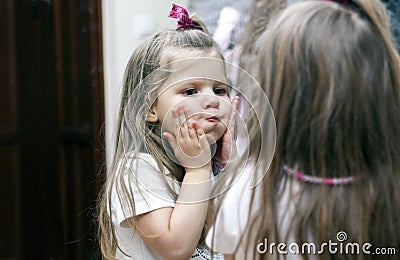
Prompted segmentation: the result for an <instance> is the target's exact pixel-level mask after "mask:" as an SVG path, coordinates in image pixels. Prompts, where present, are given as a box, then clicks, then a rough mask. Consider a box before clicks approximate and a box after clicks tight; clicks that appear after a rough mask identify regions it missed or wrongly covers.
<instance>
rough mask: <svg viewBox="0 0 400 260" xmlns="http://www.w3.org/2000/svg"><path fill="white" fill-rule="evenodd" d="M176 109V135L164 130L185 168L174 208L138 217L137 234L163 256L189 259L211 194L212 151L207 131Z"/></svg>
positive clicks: (179, 109)
mask: <svg viewBox="0 0 400 260" xmlns="http://www.w3.org/2000/svg"><path fill="white" fill-rule="evenodd" d="M188 113H189V112H188V110H184V109H183V107H181V106H180V107H179V108H178V109H177V110H174V111H173V118H174V123H175V129H176V132H175V136H173V135H172V134H170V133H165V134H164V136H165V137H166V138H167V139H168V141H169V142H170V143H171V146H172V148H173V149H174V152H175V156H176V157H177V159H178V161H179V162H180V163H181V164H182V165H183V166H184V168H185V170H186V174H185V177H184V179H183V182H182V186H181V190H180V193H179V196H178V199H177V202H176V205H175V207H174V208H161V209H157V210H154V211H151V212H149V213H145V214H142V215H139V216H137V217H136V218H135V221H136V228H137V230H138V234H139V235H140V236H141V237H142V239H143V240H144V241H145V243H146V245H147V246H148V247H149V248H150V249H151V250H153V251H154V252H155V253H156V254H158V255H159V256H161V257H162V258H164V259H189V258H190V257H191V256H192V254H193V253H194V250H195V247H196V245H197V243H198V241H199V239H200V235H201V232H202V230H203V227H204V223H205V219H206V215H207V209H208V199H209V196H210V193H211V186H210V181H209V180H210V176H211V158H210V157H211V152H210V146H209V144H208V141H207V139H206V137H205V134H204V131H203V130H202V128H201V127H200V125H199V124H198V123H197V122H195V121H193V119H191V117H188Z"/></svg>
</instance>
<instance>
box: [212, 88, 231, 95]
mask: <svg viewBox="0 0 400 260" xmlns="http://www.w3.org/2000/svg"><path fill="white" fill-rule="evenodd" d="M214 93H215V95H219V96H224V95H226V94H227V93H228V91H227V90H226V88H215V89H214Z"/></svg>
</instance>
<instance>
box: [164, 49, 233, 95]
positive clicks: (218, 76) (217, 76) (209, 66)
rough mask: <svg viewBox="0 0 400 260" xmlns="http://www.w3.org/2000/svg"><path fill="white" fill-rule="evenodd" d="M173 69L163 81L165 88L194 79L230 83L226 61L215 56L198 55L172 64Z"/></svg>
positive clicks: (171, 68)
mask: <svg viewBox="0 0 400 260" xmlns="http://www.w3.org/2000/svg"><path fill="white" fill-rule="evenodd" d="M169 70H170V71H171V72H170V74H169V76H168V78H167V79H166V80H165V82H164V83H163V88H165V87H168V86H172V85H175V84H177V83H179V82H183V81H188V80H192V79H203V80H210V81H218V82H221V83H225V84H227V85H229V84H228V80H227V79H226V73H225V62H224V60H222V59H218V58H215V57H206V56H204V55H203V56H197V57H191V58H188V59H184V60H179V61H176V62H173V63H171V64H170V68H169Z"/></svg>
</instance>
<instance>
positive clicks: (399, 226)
mask: <svg viewBox="0 0 400 260" xmlns="http://www.w3.org/2000/svg"><path fill="white" fill-rule="evenodd" d="M352 2H354V4H355V6H354V8H353V7H352V6H348V5H342V4H338V3H335V2H330V1H306V2H304V3H298V4H294V5H292V6H290V7H288V8H287V9H285V10H284V11H283V12H282V13H281V14H280V15H279V16H278V17H277V19H276V20H274V21H273V22H272V23H270V24H269V25H268V28H267V30H266V31H265V32H264V33H263V35H262V36H261V39H260V41H259V55H260V72H259V78H260V84H261V86H262V87H263V88H264V90H265V92H266V93H267V96H268V98H269V99H270V102H271V105H272V109H273V111H274V115H275V118H276V125H277V142H276V151H275V154H274V157H273V161H272V163H271V166H270V167H269V168H268V175H267V177H266V178H265V179H264V181H263V182H261V183H260V185H262V186H261V187H259V189H255V190H254V191H253V194H252V199H251V202H250V209H249V212H252V211H253V210H256V212H257V215H256V216H252V219H251V221H249V223H248V226H247V231H246V234H245V236H244V237H245V239H243V240H242V241H244V242H245V243H244V244H242V246H244V247H245V250H246V253H247V254H246V255H249V254H250V255H252V256H253V257H252V258H251V259H268V258H272V259H274V258H280V257H282V256H277V255H269V254H265V255H261V254H258V253H257V250H256V248H255V247H254V245H257V244H258V243H260V242H263V241H264V239H265V238H267V239H268V241H270V242H275V243H276V244H278V243H280V242H288V241H293V242H297V244H301V243H310V242H313V243H314V244H315V245H322V244H323V243H326V242H327V241H329V240H335V239H336V235H337V233H338V232H339V231H344V232H346V233H347V236H348V240H346V243H347V242H348V243H352V242H358V243H359V244H360V245H361V244H362V243H365V242H369V243H371V244H372V245H373V246H374V247H397V246H398V245H399V244H400V236H399V234H400V189H399V187H400V159H399V158H400V63H399V56H398V54H397V52H396V50H395V48H394V46H393V43H392V40H391V35H390V31H389V30H388V28H390V27H389V26H388V22H387V15H386V13H385V9H384V7H383V5H382V3H381V2H380V1H378V0H353V1H352ZM267 121H269V118H265V122H267ZM264 124H265V123H264ZM265 138H266V139H268V134H267V135H265ZM264 141H265V140H263V144H265V143H269V142H264ZM267 141H268V140H267ZM253 155H254V156H257V154H254V153H253ZM261 159H262V158H261ZM283 165H288V166H290V167H292V168H296V169H297V170H298V171H300V172H303V173H305V174H307V175H311V176H316V177H323V178H328V177H329V178H335V177H349V176H357V177H359V181H358V182H355V183H352V184H349V185H340V186H333V187H330V186H326V185H318V184H310V183H306V182H301V181H297V180H295V179H292V178H290V177H288V176H287V175H285V174H284V173H283V172H282V167H283ZM266 169H267V165H260V167H259V169H258V170H260V171H264V170H266ZM285 190H286V191H289V199H288V201H282V200H281V197H282V195H283V192H284V191H285ZM294 190H296V193H294ZM256 192H257V193H256ZM256 198H258V199H256ZM282 203H283V204H282ZM285 205H286V206H285ZM290 207H293V211H288V212H287V214H289V215H288V216H286V217H287V218H288V219H289V223H288V226H287V227H285V228H287V230H286V232H283V230H284V228H283V227H282V226H281V225H280V224H279V223H280V221H281V219H280V216H281V215H280V214H283V215H285V213H286V211H287V210H289V208H290ZM243 214H249V213H243ZM246 241H247V242H246ZM325 251H327V250H325ZM275 253H276V252H275ZM283 257H284V256H283ZM302 257H304V258H308V257H309V256H307V255H303V256H302ZM373 257H374V255H365V254H358V255H356V254H353V255H349V254H337V255H333V254H329V253H328V252H325V254H321V255H318V259H368V258H370V259H372V258H373ZM386 257H390V256H386ZM392 257H395V256H392Z"/></svg>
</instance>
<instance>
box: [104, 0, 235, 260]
mask: <svg viewBox="0 0 400 260" xmlns="http://www.w3.org/2000/svg"><path fill="white" fill-rule="evenodd" d="M170 16H171V17H174V18H177V20H178V29H176V30H165V31H162V32H159V33H156V34H154V35H153V36H151V37H149V38H148V39H147V40H145V42H144V43H143V44H141V45H140V46H139V47H138V48H137V49H136V50H135V51H134V53H133V54H132V56H131V58H130V60H129V62H128V65H127V68H126V73H125V80H124V88H123V95H122V99H121V107H120V116H119V121H118V125H119V127H118V137H117V142H116V149H115V158H114V162H113V164H112V167H111V172H110V173H109V175H108V179H107V182H106V184H105V186H104V189H103V195H102V199H101V201H100V202H99V205H100V206H99V207H100V211H99V236H100V245H101V250H102V253H103V256H104V257H105V258H106V259H146V260H147V259H161V258H162V259H189V258H192V259H210V256H209V255H208V251H207V249H206V248H205V247H204V246H202V245H198V243H199V241H201V234H202V230H203V228H204V225H205V218H206V214H207V208H208V199H209V197H210V192H211V185H210V182H211V180H212V177H213V175H212V171H213V172H214V174H216V173H218V171H219V170H220V169H221V166H223V164H224V163H226V161H227V160H228V159H229V154H230V151H231V140H229V138H230V136H231V135H230V131H232V126H233V124H232V123H231V122H232V121H233V119H234V116H235V112H234V111H235V107H236V105H237V102H238V99H237V98H234V99H233V101H232V104H231V102H230V100H229V97H228V94H229V89H228V85H227V81H226V77H225V71H224V63H223V60H221V59H222V55H221V53H220V52H219V49H218V47H217V44H216V43H215V41H214V40H213V39H212V37H211V36H209V35H208V34H207V33H205V32H204V30H205V29H203V28H204V27H202V26H201V25H200V23H197V22H196V21H194V20H192V19H191V18H189V16H188V14H187V11H186V10H185V9H183V8H182V7H179V6H176V5H173V9H172V10H171V12H170ZM217 141H218V145H219V147H218V148H217V154H216V155H215V156H214V158H212V155H213V154H214V152H215V151H214V150H213V148H214V146H215V143H216V142H217ZM210 144H211V146H210ZM216 158H218V159H220V161H221V164H222V165H221V164H219V163H218V162H217V159H216ZM221 257H222V256H215V257H214V258H218V259H220V258H221Z"/></svg>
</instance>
